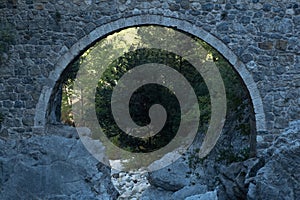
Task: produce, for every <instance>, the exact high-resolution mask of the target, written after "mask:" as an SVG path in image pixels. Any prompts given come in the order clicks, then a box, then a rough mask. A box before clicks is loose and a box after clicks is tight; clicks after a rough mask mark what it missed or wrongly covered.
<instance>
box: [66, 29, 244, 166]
mask: <svg viewBox="0 0 300 200" xmlns="http://www.w3.org/2000/svg"><path fill="white" fill-rule="evenodd" d="M141 35H142V36H144V37H145V38H140V39H141V40H142V39H143V40H150V41H149V42H151V38H153V37H155V36H156V35H155V33H154V32H151V31H150V32H144V33H143V34H141ZM170 35H172V31H170ZM142 36H141V37H142ZM196 40H197V41H198V44H199V46H203V47H204V48H205V49H206V51H207V54H208V55H207V56H210V57H212V59H213V61H214V62H215V64H216V66H217V67H218V69H219V71H220V73H221V76H222V78H223V81H224V85H225V88H226V98H227V112H228V113H232V112H237V111H238V110H239V109H241V105H243V103H244V101H245V99H247V92H246V90H245V88H244V87H241V85H242V84H241V80H240V78H239V76H238V75H237V73H236V72H235V71H234V70H233V68H232V66H231V65H230V64H229V62H228V61H227V60H226V59H225V58H224V57H222V55H220V54H219V53H218V52H217V51H216V50H215V49H213V48H212V47H211V46H209V45H208V44H207V43H205V42H203V41H201V40H199V39H196ZM118 42H119V43H120V45H119V46H117V47H113V46H112V47H111V48H112V50H111V51H116V52H117V51H119V50H120V49H119V48H121V47H120V46H122V44H123V43H124V41H118ZM96 45H101V42H100V43H99V44H96ZM98 53H99V54H102V53H103V52H98ZM83 59H85V55H83V56H81V57H80V58H79V59H78V60H77V61H75V62H74V63H73V64H72V65H71V66H70V67H69V68H68V69H67V71H66V72H65V73H63V74H64V75H65V76H64V77H62V85H63V86H62V87H63V96H62V121H64V122H65V123H69V124H70V123H73V116H72V114H71V109H72V107H71V104H72V102H71V101H70V99H71V97H72V91H73V83H74V80H75V78H76V73H77V71H78V69H79V67H80V65H81V63H82V60H83ZM89 59H90V60H88V62H91V63H93V62H95V63H94V64H97V63H96V61H94V60H93V59H95V60H97V56H96V54H95V57H94V58H89ZM97 62H98V61H97ZM146 63H160V64H164V65H167V66H170V67H172V68H173V69H175V70H177V71H178V72H179V73H180V74H182V75H183V76H184V77H185V78H186V79H187V80H188V82H189V83H190V84H191V86H192V87H193V89H194V91H195V93H196V95H197V97H198V104H199V105H198V106H199V110H200V112H201V117H200V123H199V131H201V132H205V131H206V130H207V127H208V124H209V121H210V115H211V102H210V96H209V92H208V89H207V86H206V84H205V82H204V81H203V78H202V77H201V75H200V74H199V73H198V71H197V70H196V69H195V68H194V67H193V66H192V65H191V64H190V63H189V62H188V61H186V60H185V59H184V58H182V57H180V56H178V55H175V54H173V53H171V52H166V51H163V50H159V49H151V48H147V47H145V48H140V49H137V50H133V51H129V52H128V53H125V54H124V55H123V56H121V57H119V58H118V59H117V60H115V61H114V62H112V63H111V64H110V65H109V66H108V68H107V69H106V71H105V72H104V73H103V75H102V77H101V78H100V80H99V82H98V86H97V89H96V94H95V103H96V114H97V117H98V122H99V123H100V125H101V128H102V129H103V131H104V132H105V134H106V136H107V137H108V138H109V139H110V141H111V142H113V143H114V144H115V145H117V146H119V147H122V148H123V149H126V150H128V151H132V152H149V151H154V150H156V149H158V148H161V147H162V146H164V145H166V144H168V142H169V141H170V140H171V139H172V138H173V137H174V134H176V132H177V129H178V127H179V123H180V120H181V118H180V116H181V113H180V107H179V103H178V101H177V99H176V97H175V96H174V94H173V93H172V92H171V91H170V90H169V89H167V88H165V87H163V86H159V85H156V84H148V85H144V86H143V87H141V88H139V89H138V90H137V91H135V93H134V94H133V96H132V97H131V100H130V105H129V111H130V115H131V117H132V119H133V121H135V123H136V124H138V125H140V126H144V125H147V124H149V122H150V118H149V117H148V111H149V108H150V107H151V106H152V105H153V104H161V105H163V107H164V108H165V109H166V110H167V113H168V118H167V122H166V125H165V126H164V128H163V130H162V131H161V132H160V133H159V134H156V135H155V136H153V137H150V138H146V139H143V138H134V137H131V136H129V135H127V134H125V133H123V132H122V130H120V129H119V127H118V126H117V125H116V124H115V121H114V118H113V116H112V113H111V104H110V101H111V95H112V91H113V89H114V87H115V86H116V83H117V82H118V80H119V79H120V78H121V77H122V76H123V75H124V74H125V73H127V72H128V71H129V70H130V69H132V68H134V67H136V66H139V65H142V64H146ZM242 114H243V113H239V115H242ZM184 119H185V120H189V115H186V116H185V117H184ZM249 127H250V126H249V124H247V122H245V123H243V125H241V126H240V130H241V132H242V133H243V134H246V133H247V132H248V131H247V129H248V128H249ZM133 131H134V130H133ZM195 155H196V154H195ZM221 157H223V158H226V160H229V161H235V160H239V159H243V157H241V156H240V155H239V156H236V155H234V154H233V153H232V151H227V150H226V151H224V152H222V153H221ZM197 158H198V156H195V157H192V158H190V159H189V160H190V161H189V162H190V163H189V165H190V166H191V167H195V165H196V163H198V162H201V160H197Z"/></svg>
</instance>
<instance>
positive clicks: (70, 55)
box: [33, 14, 266, 132]
mask: <svg viewBox="0 0 300 200" xmlns="http://www.w3.org/2000/svg"><path fill="white" fill-rule="evenodd" d="M138 25H161V26H165V27H176V28H177V29H178V30H182V31H184V32H187V33H190V34H191V35H194V36H196V37H198V38H200V39H202V40H204V41H205V42H207V43H208V44H210V45H211V46H212V47H214V48H215V49H216V50H218V51H219V52H220V53H221V54H222V55H223V56H224V57H225V58H226V59H227V60H228V61H229V62H230V63H231V65H232V66H233V67H234V69H235V70H236V71H237V73H238V74H239V76H240V77H241V79H242V80H243V82H244V84H245V86H246V88H247V89H248V91H249V94H250V98H251V101H252V104H253V108H254V113H255V122H256V123H255V124H256V131H257V132H265V131H266V125H265V113H264V109H263V104H262V99H261V96H260V93H259V91H258V89H257V85H256V83H255V82H254V80H253V78H252V75H251V73H250V72H249V71H248V70H247V68H246V66H245V65H244V64H243V63H242V62H241V61H240V60H239V59H238V57H237V56H236V55H235V54H234V53H233V52H232V51H231V50H230V49H229V48H228V47H227V46H226V45H225V44H224V43H222V42H221V41H220V40H219V39H218V38H216V37H215V36H213V35H212V34H210V33H209V32H207V31H205V30H203V29H202V28H201V27H199V26H197V25H194V24H192V23H190V22H188V21H185V20H182V19H176V18H171V17H164V16H160V15H148V14H147V15H137V16H132V17H129V18H126V19H125V18H121V19H118V20H116V21H112V22H110V23H107V24H104V25H101V26H100V27H97V28H96V29H94V30H93V31H92V32H90V33H89V34H87V35H86V36H84V37H83V38H81V39H80V40H79V41H78V42H77V43H75V44H74V45H73V46H72V47H71V48H69V49H68V48H67V47H63V48H66V49H68V50H67V51H66V53H65V54H64V55H62V56H61V57H60V58H59V60H58V62H57V63H56V65H55V69H54V70H53V71H52V72H51V73H50V75H49V77H48V81H47V83H46V85H44V87H43V89H42V92H41V95H40V98H39V101H38V104H37V106H36V112H35V118H34V127H33V128H34V130H35V131H38V130H43V129H44V128H45V125H46V123H47V117H48V116H47V109H48V105H49V103H50V99H51V94H52V91H53V90H54V89H55V88H54V87H55V85H56V82H57V81H58V80H59V78H60V76H61V74H62V72H63V71H64V70H65V69H66V67H67V66H68V65H69V64H70V63H71V62H72V61H73V60H74V58H75V57H76V56H78V55H80V53H81V52H82V51H83V50H85V49H86V48H87V47H89V46H91V45H92V44H93V43H94V42H96V41H97V40H99V38H102V37H104V36H106V35H108V34H110V33H113V32H115V31H117V30H120V29H124V28H127V27H132V26H138Z"/></svg>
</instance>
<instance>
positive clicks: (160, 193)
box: [141, 187, 173, 200]
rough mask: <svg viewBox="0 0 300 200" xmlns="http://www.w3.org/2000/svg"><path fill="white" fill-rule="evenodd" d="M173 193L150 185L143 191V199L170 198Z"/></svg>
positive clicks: (157, 199)
mask: <svg viewBox="0 0 300 200" xmlns="http://www.w3.org/2000/svg"><path fill="white" fill-rule="evenodd" d="M172 193H173V192H171V191H166V190H163V189H161V188H157V187H149V188H148V189H146V190H145V191H144V192H143V194H142V197H141V200H168V199H171V195H172Z"/></svg>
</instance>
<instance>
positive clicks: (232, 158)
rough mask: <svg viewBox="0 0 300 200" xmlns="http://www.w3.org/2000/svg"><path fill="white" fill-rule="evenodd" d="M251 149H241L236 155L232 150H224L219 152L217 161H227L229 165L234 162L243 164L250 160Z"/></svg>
mask: <svg viewBox="0 0 300 200" xmlns="http://www.w3.org/2000/svg"><path fill="white" fill-rule="evenodd" d="M249 153H250V149H249V148H248V147H246V148H243V149H241V150H240V151H239V152H238V153H235V152H234V151H233V149H232V148H228V149H223V150H221V151H220V152H219V154H218V158H217V159H216V161H218V162H220V161H225V162H226V163H227V164H230V163H233V162H242V161H245V160H247V159H249V157H250V156H249Z"/></svg>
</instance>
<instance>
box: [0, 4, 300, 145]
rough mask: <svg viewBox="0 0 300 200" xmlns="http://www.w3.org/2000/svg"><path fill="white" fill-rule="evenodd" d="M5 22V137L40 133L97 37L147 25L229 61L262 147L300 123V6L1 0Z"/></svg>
mask: <svg viewBox="0 0 300 200" xmlns="http://www.w3.org/2000/svg"><path fill="white" fill-rule="evenodd" d="M0 19H1V20H0V21H1V25H0V26H1V31H0V36H1V43H0V44H1V46H0V47H3V48H0V49H1V54H2V55H1V67H0V113H2V114H3V119H4V120H3V122H2V123H1V131H0V133H1V137H10V138H19V137H27V136H30V135H32V134H33V131H34V130H39V128H43V127H44V125H45V124H46V123H47V117H48V116H47V108H48V105H49V103H51V102H49V101H51V99H50V96H51V93H52V92H53V88H54V86H55V83H56V81H57V80H59V77H60V75H61V73H62V72H63V70H64V69H65V68H66V67H67V65H68V64H69V63H70V62H71V61H72V60H73V59H74V58H75V57H76V56H78V55H79V54H80V53H81V52H83V51H84V50H85V49H86V48H88V47H89V46H90V45H91V44H92V43H93V42H95V41H96V40H97V39H99V38H101V37H103V36H105V35H107V34H109V33H112V32H114V31H116V30H118V29H121V28H125V27H128V26H137V25H142V24H159V25H164V26H173V27H177V28H178V29H181V30H183V31H186V32H189V33H191V34H194V35H195V36H197V37H199V38H201V39H203V40H204V41H206V42H208V43H209V44H211V45H212V46H213V47H214V48H216V49H217V50H218V51H220V52H221V53H222V54H223V55H224V56H225V58H227V59H228V60H229V62H230V63H231V64H232V65H233V67H234V68H235V69H236V70H237V71H238V73H239V74H240V75H241V77H242V79H243V81H244V83H245V84H246V86H247V88H248V90H249V92H250V95H251V98H252V102H253V105H254V109H255V113H256V126H257V130H258V131H259V134H260V135H259V138H258V140H259V142H261V141H263V140H266V141H267V140H273V136H272V135H270V134H266V135H264V133H267V132H269V133H273V134H277V133H279V132H280V131H282V130H283V129H284V128H285V127H286V126H287V125H288V123H289V121H292V120H296V119H297V118H299V112H300V108H299V104H300V73H299V70H300V65H299V59H300V55H299V52H300V43H299V41H300V3H299V1H298V0H272V1H271V0H214V1H208V0H167V1H163V0H148V1H145V0H85V1H81V0H66V1H56V0H6V1H5V0H2V1H1V4H0ZM7 35H9V36H10V37H7ZM261 136H263V137H261Z"/></svg>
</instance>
